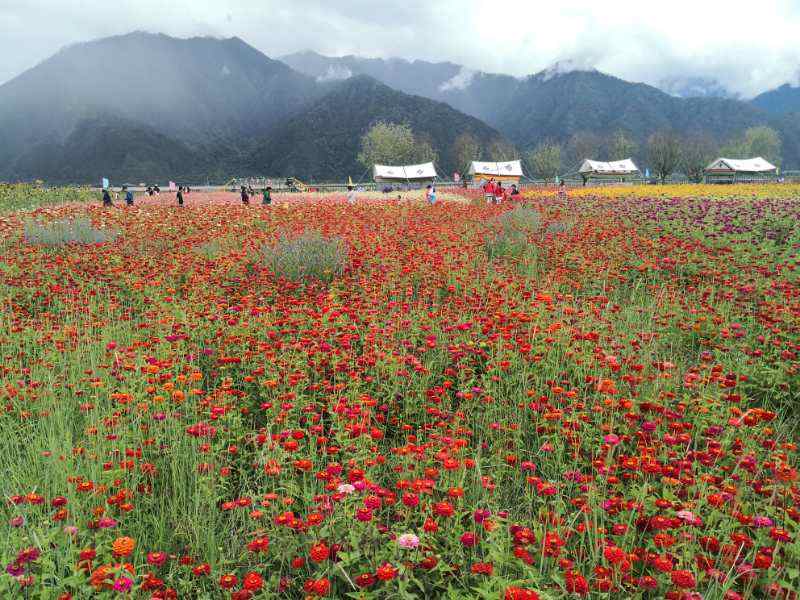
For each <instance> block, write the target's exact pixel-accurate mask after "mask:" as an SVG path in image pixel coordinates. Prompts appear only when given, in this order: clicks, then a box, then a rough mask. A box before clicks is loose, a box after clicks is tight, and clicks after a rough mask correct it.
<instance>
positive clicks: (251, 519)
mask: <svg viewBox="0 0 800 600" xmlns="http://www.w3.org/2000/svg"><path fill="white" fill-rule="evenodd" d="M648 189H649V188H648ZM714 189H718V188H714ZM771 191H772V188H769V189H768V191H767V192H763V193H758V194H756V198H751V197H747V198H733V197H722V195H720V196H719V197H714V198H711V197H709V198H707V197H706V195H705V194H701V195H699V196H693V195H691V194H688V193H685V194H683V195H682V196H681V197H677V195H675V196H673V195H669V194H668V197H655V196H643V197H641V198H637V199H632V198H630V197H621V196H614V195H613V194H606V195H605V197H604V200H605V201H603V202H597V201H596V198H586V199H583V198H582V197H580V196H577V197H575V196H571V197H569V198H565V199H559V198H557V197H553V196H552V195H549V194H548V195H542V196H531V197H529V198H527V201H528V202H527V205H528V208H517V209H512V208H511V207H510V206H506V205H504V206H487V205H485V204H483V203H481V204H477V205H470V204H468V203H463V202H462V203H456V202H444V203H441V204H437V205H435V206H426V205H424V204H423V203H421V202H420V203H418V204H409V203H399V204H398V203H393V204H390V203H380V201H377V200H375V201H372V202H370V203H361V202H359V203H356V204H355V205H349V204H347V203H346V202H345V201H344V200H343V199H340V200H338V201H336V200H332V199H327V200H326V201H324V202H310V201H309V202H297V203H293V204H291V205H286V206H281V207H280V210H275V209H274V208H272V209H269V208H261V207H257V206H251V207H243V206H238V205H226V206H222V205H214V204H205V205H203V206H201V207H194V206H192V204H191V202H190V203H189V205H188V206H187V207H184V208H183V209H178V208H177V207H173V206H154V205H142V206H139V207H137V209H136V210H103V209H102V208H100V207H97V206H93V205H89V206H81V205H79V204H70V205H67V206H52V207H49V208H48V209H47V210H46V211H41V210H40V211H38V213H37V215H38V216H37V218H38V219H39V220H40V221H41V220H42V219H45V221H46V222H47V223H57V222H63V221H64V220H66V219H69V220H71V222H74V221H75V220H82V221H81V222H84V223H86V224H87V227H88V226H89V224H91V226H90V227H91V229H92V230H98V231H118V232H119V234H120V235H119V236H118V237H115V238H114V239H110V240H108V241H105V242H103V240H95V241H96V242H97V243H91V244H81V245H77V244H65V245H57V246H44V245H41V244H31V243H27V242H26V241H25V237H24V227H25V225H24V223H25V221H26V219H28V218H29V215H28V214H27V213H15V214H11V215H10V216H8V217H7V218H5V219H4V220H3V222H2V225H1V226H0V236H2V238H3V240H4V252H3V258H2V261H0V302H2V305H3V310H2V311H0V347H2V353H3V366H2V371H0V372H2V380H1V381H0V394H2V397H3V404H2V406H3V410H2V412H0V469H1V470H2V473H3V488H4V496H5V497H6V499H7V502H6V503H4V505H3V509H2V510H3V515H2V519H0V535H1V536H2V540H3V541H2V542H0V557H2V560H3V565H4V567H5V568H6V574H5V575H3V576H2V577H0V596H2V597H9V598H15V597H28V598H67V597H72V598H87V597H98V598H105V597H109V598H111V597H137V598H138V597H143V598H151V597H152V598H169V597H180V598H228V597H233V598H239V599H243V598H272V597H276V598H277V597H289V598H303V597H334V598H345V597H351V598H367V599H369V598H376V599H377V598H440V597H442V598H487V599H488V598H492V599H494V598H498V597H499V598H514V599H518V598H527V599H530V598H536V597H539V598H551V599H555V598H563V597H568V596H572V595H574V594H580V595H583V596H589V597H608V595H612V596H615V597H625V598H662V597H668V598H694V597H702V598H708V599H717V598H718V599H723V598H725V599H732V598H739V597H741V598H747V597H767V596H770V595H771V596H775V597H788V596H787V594H789V593H790V590H795V589H798V587H800V572H798V570H797V565H798V564H800V545H799V544H800V542H798V539H799V538H798V522H800V506H798V502H800V494H799V493H798V488H797V485H798V484H797V468H798V451H797V443H798V437H799V436H798V429H797V417H796V415H797V399H798V397H800V361H798V353H800V300H799V299H800V279H799V275H798V270H800V260H799V257H798V252H799V251H800V239H798V237H797V229H796V228H792V227H787V224H790V223H793V222H794V223H796V222H797V220H798V218H800V203H798V202H796V201H794V200H793V199H792V198H789V197H783V196H781V195H779V194H776V195H774V196H772V195H770V193H771ZM265 248H266V249H268V250H267V251H266V252H267V260H265V255H264V252H265V250H264V249H265ZM343 253H346V259H345V257H344V256H343ZM297 257H301V258H302V259H303V260H298V259H297ZM307 257H311V258H309V260H306V258H307ZM312 258H313V260H312ZM301 263H302V264H301ZM304 264H308V265H310V267H311V268H308V269H306V268H301V267H302V265H304ZM687 594H697V596H691V595H687ZM737 594H738V595H737ZM68 595H69V596H68Z"/></svg>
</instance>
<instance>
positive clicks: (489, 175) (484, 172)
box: [469, 160, 523, 183]
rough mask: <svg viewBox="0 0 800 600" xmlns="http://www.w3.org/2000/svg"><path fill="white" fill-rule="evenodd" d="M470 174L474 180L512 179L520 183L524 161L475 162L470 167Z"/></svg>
mask: <svg viewBox="0 0 800 600" xmlns="http://www.w3.org/2000/svg"><path fill="white" fill-rule="evenodd" d="M469 174H470V175H472V179H473V180H474V181H479V180H484V181H488V180H489V179H496V180H498V181H511V182H513V183H519V180H520V177H522V176H523V174H522V161H519V160H512V161H507V162H477V161H476V162H473V163H472V164H471V165H470V167H469Z"/></svg>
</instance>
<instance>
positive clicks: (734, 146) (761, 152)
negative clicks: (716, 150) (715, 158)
mask: <svg viewBox="0 0 800 600" xmlns="http://www.w3.org/2000/svg"><path fill="white" fill-rule="evenodd" d="M782 146H783V144H782V142H781V136H780V134H779V133H778V132H777V131H775V130H774V129H772V128H771V127H767V126H765V125H762V126H760V127H751V128H750V129H748V130H747V131H745V132H744V135H742V136H741V137H740V138H737V139H734V140H731V141H729V142H728V143H727V144H725V146H723V147H722V149H721V150H720V152H721V154H722V155H723V156H724V157H725V158H755V157H756V156H760V157H761V158H765V159H766V160H768V161H769V162H771V163H772V164H774V165H777V166H780V164H781V162H782V161H781V149H782Z"/></svg>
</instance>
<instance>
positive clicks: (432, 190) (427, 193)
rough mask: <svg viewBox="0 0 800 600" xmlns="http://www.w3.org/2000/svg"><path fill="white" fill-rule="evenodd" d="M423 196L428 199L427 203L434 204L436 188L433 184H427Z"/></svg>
mask: <svg viewBox="0 0 800 600" xmlns="http://www.w3.org/2000/svg"><path fill="white" fill-rule="evenodd" d="M425 198H426V199H427V200H428V204H436V188H435V187H434V186H432V185H429V186H428V189H427V190H426V191H425Z"/></svg>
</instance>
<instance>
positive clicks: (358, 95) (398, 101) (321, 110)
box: [250, 75, 502, 180]
mask: <svg viewBox="0 0 800 600" xmlns="http://www.w3.org/2000/svg"><path fill="white" fill-rule="evenodd" d="M378 121H387V122H394V123H407V124H408V125H410V126H411V129H412V130H413V131H415V132H418V133H420V134H422V135H425V136H426V137H427V138H428V139H429V141H430V142H431V145H432V146H433V148H434V150H436V152H437V154H438V156H439V159H438V161H437V167H438V169H439V172H440V173H441V174H446V173H452V172H453V171H454V170H457V169H460V168H461V166H462V165H459V164H456V161H455V159H454V158H453V157H452V156H451V154H450V150H451V148H452V145H453V142H455V139H456V138H457V137H458V136H459V135H461V134H462V133H469V134H471V135H473V136H474V137H475V138H476V139H479V140H484V141H486V142H490V141H494V140H497V139H500V138H501V137H502V136H501V135H500V134H499V133H498V132H497V131H496V130H494V129H492V128H491V127H489V126H488V125H486V124H485V123H483V122H482V121H480V120H478V119H476V118H474V117H470V116H468V115H465V114H463V113H461V112H459V111H457V110H455V109H454V108H452V107H451V106H449V105H447V104H445V103H443V102H436V101H433V100H429V99H427V98H422V97H420V96H412V95H409V94H404V93H402V92H399V91H397V90H394V89H392V88H390V87H389V86H387V85H384V84H382V83H380V82H378V81H377V80H375V79H373V78H372V77H368V76H366V75H358V76H355V77H352V78H348V79H347V80H345V81H341V82H339V83H338V85H337V86H336V87H335V88H334V89H333V90H332V91H331V92H330V93H329V94H327V95H326V96H324V97H323V98H321V99H320V100H318V101H317V102H315V103H314V104H312V105H311V106H310V107H308V108H307V109H306V110H305V111H303V112H302V113H300V114H299V115H297V116H295V117H294V118H292V119H290V120H289V122H287V123H286V124H285V125H283V126H281V127H279V128H277V129H276V130H274V131H273V132H272V134H271V135H270V136H269V139H268V140H266V141H265V142H264V144H263V146H261V147H259V148H258V149H257V150H256V152H255V153H254V156H253V160H252V162H251V163H250V170H251V171H252V172H255V173H258V172H262V173H263V172H267V173H297V174H303V176H304V177H312V178H314V179H317V180H319V179H336V178H339V179H341V178H343V177H345V176H348V175H350V176H353V178H354V179H356V178H358V177H359V176H360V175H361V174H362V173H364V172H367V175H368V177H369V178H371V174H370V173H369V169H368V168H367V167H365V166H364V165H362V164H360V163H359V162H358V161H357V159H356V157H357V155H358V152H359V146H360V142H361V136H363V135H364V134H365V133H366V132H367V131H368V129H369V128H370V127H371V126H372V125H374V124H375V123H377V122H378Z"/></svg>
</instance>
